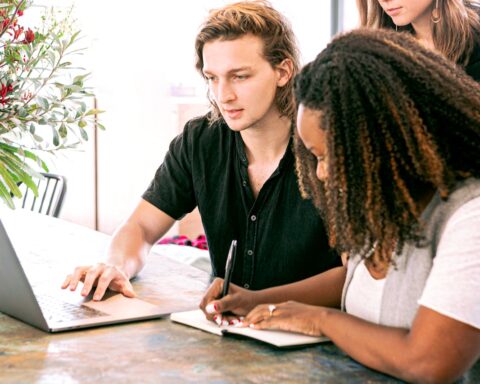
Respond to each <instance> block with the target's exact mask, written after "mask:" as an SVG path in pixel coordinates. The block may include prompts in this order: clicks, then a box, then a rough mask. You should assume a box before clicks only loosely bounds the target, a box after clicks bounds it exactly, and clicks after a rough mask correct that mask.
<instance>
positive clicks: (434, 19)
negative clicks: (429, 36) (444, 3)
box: [430, 0, 442, 24]
mask: <svg viewBox="0 0 480 384" xmlns="http://www.w3.org/2000/svg"><path fill="white" fill-rule="evenodd" d="M430 19H431V20H432V23H434V24H437V23H439V22H440V20H441V19H442V17H441V16H440V10H439V9H438V0H435V8H433V9H432V15H431V16H430Z"/></svg>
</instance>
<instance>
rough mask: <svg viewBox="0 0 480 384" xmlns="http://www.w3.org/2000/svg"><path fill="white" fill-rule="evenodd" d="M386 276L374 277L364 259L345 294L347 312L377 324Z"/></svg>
mask: <svg viewBox="0 0 480 384" xmlns="http://www.w3.org/2000/svg"><path fill="white" fill-rule="evenodd" d="M385 280H386V279H385V278H383V279H378V280H376V279H374V278H373V277H372V275H370V272H369V271H368V269H367V266H366V265H365V260H362V261H361V262H360V264H359V265H358V267H357V268H356V269H355V272H354V274H353V277H352V280H351V281H350V284H349V286H348V289H347V292H346V296H345V309H346V311H347V313H349V314H351V315H354V316H357V317H360V318H362V319H364V320H367V321H370V322H372V323H375V324H379V323H380V307H381V303H382V295H383V287H384V285H385Z"/></svg>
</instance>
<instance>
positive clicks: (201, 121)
mask: <svg viewBox="0 0 480 384" xmlns="http://www.w3.org/2000/svg"><path fill="white" fill-rule="evenodd" d="M195 47H196V55H197V57H196V60H197V64H196V67H197V69H198V70H199V71H200V73H201V74H202V76H203V77H204V78H205V79H206V81H207V82H208V86H209V97H210V100H211V105H212V111H211V112H210V113H209V114H208V115H206V116H203V117H200V118H197V119H193V120H191V121H189V122H188V123H187V124H186V126H185V129H184V131H183V133H182V134H181V135H179V136H178V137H176V138H175V139H174V140H173V141H172V143H171V145H170V148H169V151H168V153H167V155H166V157H165V160H164V163H163V164H162V165H161V166H160V167H159V168H158V170H157V172H156V175H155V178H154V180H153V181H152V183H151V184H150V186H149V188H148V189H147V191H146V192H145V193H144V195H143V199H142V200H141V201H140V203H139V204H138V206H137V207H136V209H135V210H134V212H133V213H132V215H131V216H130V217H129V218H128V219H127V221H126V222H125V223H124V224H123V225H122V226H121V227H120V228H119V229H118V230H117V231H116V233H115V234H114V236H113V238H112V242H111V245H110V249H109V260H108V262H107V263H106V264H98V265H96V266H88V267H79V268H77V269H76V270H75V271H74V273H73V275H71V276H68V277H67V279H66V281H65V283H64V285H63V287H64V288H66V287H70V289H72V290H74V289H76V287H77V284H78V282H79V281H83V282H84V286H83V290H82V294H84V295H87V294H88V293H89V292H90V291H91V289H92V287H94V286H96V289H95V294H94V299H95V300H99V299H101V297H102V296H103V294H104V293H105V290H106V289H107V287H108V288H110V289H112V290H115V291H119V292H122V293H123V294H124V295H126V296H133V295H134V292H133V289H132V286H131V284H130V282H129V279H130V278H132V277H133V276H135V275H136V274H137V273H138V272H139V271H140V270H141V269H142V267H143V265H144V263H145V258H146V256H147V254H148V252H149V250H150V248H151V246H152V245H153V244H154V243H155V242H156V241H157V240H158V239H159V238H160V237H161V236H163V235H164V234H165V233H166V231H167V230H168V229H169V228H170V227H171V226H172V225H173V223H174V222H175V220H178V219H180V218H181V217H182V216H183V215H185V214H186V213H188V212H190V211H192V210H193V209H194V208H195V207H196V206H198V208H199V211H200V215H201V217H202V222H203V225H204V228H205V232H206V236H207V239H208V244H209V251H210V256H211V262H212V274H213V276H220V277H223V275H224V272H225V271H224V268H225V261H226V257H227V253H228V249H229V246H230V243H231V241H232V240H233V239H236V240H237V241H238V248H237V257H236V263H235V268H234V272H233V278H232V282H234V283H236V284H238V285H241V286H243V287H244V288H247V289H254V290H257V289H262V288H267V287H271V286H275V285H280V284H286V283H290V282H294V281H297V280H301V279H304V278H306V277H309V276H312V275H315V274H317V273H319V272H322V271H324V270H326V269H329V268H331V267H333V266H336V265H338V263H339V259H338V257H337V256H336V254H334V253H333V252H331V251H329V248H328V241H327V238H326V234H325V230H324V227H323V224H322V222H321V219H320V217H319V216H318V214H317V213H316V212H315V210H314V209H313V206H312V204H311V202H310V201H306V200H302V198H301V196H300V193H299V190H298V186H297V181H296V176H295V167H294V158H293V154H292V152H291V145H292V121H293V120H294V113H295V104H294V100H293V77H294V75H295V74H296V73H297V72H298V67H299V65H298V57H297V48H296V45H295V38H294V35H293V32H292V31H291V29H290V27H289V25H288V23H287V22H286V20H284V18H283V17H282V16H281V15H280V14H279V13H278V12H277V11H275V10H274V9H273V8H271V7H270V6H269V4H268V3H266V2H240V3H236V4H232V5H227V6H225V7H223V8H221V9H218V10H214V11H212V12H211V13H210V15H209V17H208V18H207V20H206V21H205V23H204V25H203V27H202V29H201V31H200V33H199V34H198V36H197V39H196V44H195Z"/></svg>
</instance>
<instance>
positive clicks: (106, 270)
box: [62, 263, 135, 301]
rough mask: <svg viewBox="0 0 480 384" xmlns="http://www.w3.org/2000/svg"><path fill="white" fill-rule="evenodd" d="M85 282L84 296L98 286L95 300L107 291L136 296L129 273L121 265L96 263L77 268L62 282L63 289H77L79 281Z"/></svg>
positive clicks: (94, 296)
mask: <svg viewBox="0 0 480 384" xmlns="http://www.w3.org/2000/svg"><path fill="white" fill-rule="evenodd" d="M80 281H81V282H83V289H82V292H81V294H82V296H87V295H88V294H89V293H90V292H91V291H92V288H94V287H96V289H95V293H94V295H93V300H96V301H98V300H101V299H102V297H103V295H104V294H105V291H106V290H107V288H108V289H111V290H112V291H116V292H120V293H121V294H123V295H125V296H126V297H135V291H134V290H133V287H132V284H131V283H130V281H129V279H128V277H127V275H126V274H125V272H123V271H122V270H121V269H120V268H119V267H117V266H115V265H111V264H105V263H99V264H96V265H93V266H92V265H90V266H83V267H77V268H75V270H74V272H73V274H71V275H68V276H67V278H66V279H65V281H64V282H63V284H62V289H66V288H67V287H68V288H70V290H71V291H75V290H76V289H77V286H78V283H79V282H80Z"/></svg>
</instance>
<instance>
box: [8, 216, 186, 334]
mask: <svg viewBox="0 0 480 384" xmlns="http://www.w3.org/2000/svg"><path fill="white" fill-rule="evenodd" d="M176 310H177V308H162V307H160V306H156V305H153V304H151V303H148V302H146V301H143V300H139V299H137V298H133V299H129V298H126V297H124V296H123V295H121V294H118V293H113V292H107V294H106V295H105V298H104V299H103V300H102V301H93V300H91V297H90V298H89V297H87V298H84V297H82V296H81V295H80V294H78V293H74V292H70V291H69V290H61V289H60V286H59V285H58V284H55V283H54V282H52V278H51V276H48V275H47V276H45V280H44V281H40V282H39V281H35V283H34V284H33V285H32V284H31V283H30V281H29V279H28V278H27V274H26V273H25V270H24V268H23V267H22V264H21V261H20V260H19V258H18V256H17V253H16V252H15V248H14V246H13V244H12V242H11V241H10V238H9V236H8V234H7V231H6V230H5V227H4V225H3V223H2V222H1V220H0V312H3V313H5V314H7V315H9V316H12V317H14V318H17V319H19V320H22V321H24V322H25V323H28V324H30V325H33V326H35V327H37V328H40V329H42V330H44V331H47V332H60V331H67V330H72V329H77V328H87V327H95V326H99V325H106V324H114V323H122V322H130V321H137V320H145V319H152V318H158V317H163V316H166V315H169V314H170V313H172V312H175V311H176Z"/></svg>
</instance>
